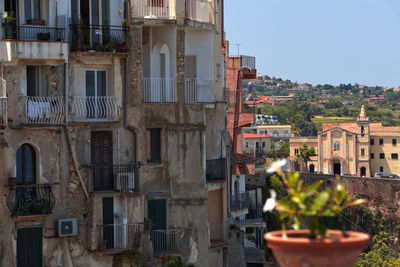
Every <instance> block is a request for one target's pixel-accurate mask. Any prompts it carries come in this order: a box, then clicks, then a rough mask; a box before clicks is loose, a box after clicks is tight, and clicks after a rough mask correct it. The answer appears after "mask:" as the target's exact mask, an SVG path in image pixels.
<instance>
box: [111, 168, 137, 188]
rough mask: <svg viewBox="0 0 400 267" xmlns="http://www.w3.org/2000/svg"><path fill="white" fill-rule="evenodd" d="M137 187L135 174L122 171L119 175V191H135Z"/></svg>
mask: <svg viewBox="0 0 400 267" xmlns="http://www.w3.org/2000/svg"><path fill="white" fill-rule="evenodd" d="M135 186H136V185H135V173H134V172H126V171H121V172H118V173H117V185H116V187H117V190H122V191H133V190H134V189H135Z"/></svg>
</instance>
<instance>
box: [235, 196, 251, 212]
mask: <svg viewBox="0 0 400 267" xmlns="http://www.w3.org/2000/svg"><path fill="white" fill-rule="evenodd" d="M248 205H249V192H242V193H237V194H233V195H232V197H231V210H232V211H238V210H243V209H247V208H248Z"/></svg>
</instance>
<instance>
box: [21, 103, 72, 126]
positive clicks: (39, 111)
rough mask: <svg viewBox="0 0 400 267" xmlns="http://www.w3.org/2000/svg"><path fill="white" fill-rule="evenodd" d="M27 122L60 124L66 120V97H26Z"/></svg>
mask: <svg viewBox="0 0 400 267" xmlns="http://www.w3.org/2000/svg"><path fill="white" fill-rule="evenodd" d="M25 112H26V113H25V123H27V124H38V125H43V124H47V125H60V124H63V123H64V120H65V101H64V97H45V96H27V97H25Z"/></svg>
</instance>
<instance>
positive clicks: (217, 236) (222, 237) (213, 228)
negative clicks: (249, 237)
mask: <svg viewBox="0 0 400 267" xmlns="http://www.w3.org/2000/svg"><path fill="white" fill-rule="evenodd" d="M208 227H209V229H210V241H226V240H228V222H209V223H208Z"/></svg>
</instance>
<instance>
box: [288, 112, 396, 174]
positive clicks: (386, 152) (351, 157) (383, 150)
mask: <svg viewBox="0 0 400 267" xmlns="http://www.w3.org/2000/svg"><path fill="white" fill-rule="evenodd" d="M322 128H323V129H322V131H321V132H319V133H318V136H317V137H294V138H291V139H290V156H291V158H292V159H294V158H295V155H296V154H297V153H298V151H299V148H300V147H301V146H302V144H303V143H306V144H307V145H308V146H309V147H314V148H315V151H316V153H317V156H315V157H312V158H311V159H312V161H310V162H308V169H309V171H311V172H321V173H325V174H340V175H353V176H359V177H373V176H374V175H375V174H383V175H389V174H400V165H399V162H398V161H399V153H400V149H399V147H398V145H397V144H398V142H400V127H389V126H383V125H382V123H372V122H370V121H369V119H368V117H367V114H366V112H365V109H364V106H362V107H361V111H360V115H359V116H358V118H357V121H356V122H355V123H324V124H323V125H322ZM299 164H300V165H298V166H297V168H301V167H302V166H301V164H302V163H301V162H299ZM304 167H305V166H303V168H302V169H303V170H304V169H305V168H304Z"/></svg>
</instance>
